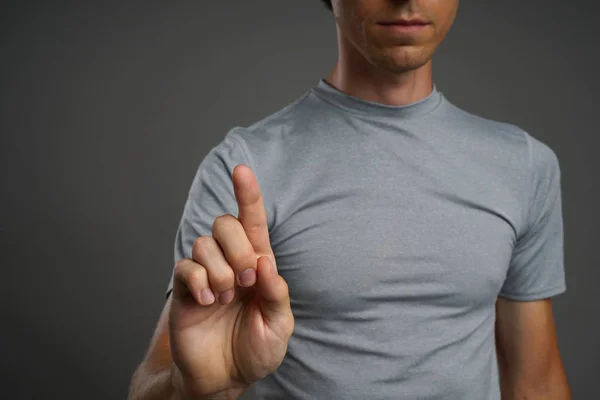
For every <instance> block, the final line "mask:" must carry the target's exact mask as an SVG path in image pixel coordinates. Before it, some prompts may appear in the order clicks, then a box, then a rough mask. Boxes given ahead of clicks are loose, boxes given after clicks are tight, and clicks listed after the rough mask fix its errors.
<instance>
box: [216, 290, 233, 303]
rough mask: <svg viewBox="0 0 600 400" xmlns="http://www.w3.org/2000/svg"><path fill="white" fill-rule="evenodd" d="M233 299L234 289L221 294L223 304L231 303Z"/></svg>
mask: <svg viewBox="0 0 600 400" xmlns="http://www.w3.org/2000/svg"><path fill="white" fill-rule="evenodd" d="M231 300H233V289H229V290H228V291H226V292H223V293H221V295H220V296H219V303H221V305H225V304H229V303H230V302H231Z"/></svg>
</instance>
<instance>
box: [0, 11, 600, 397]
mask: <svg viewBox="0 0 600 400" xmlns="http://www.w3.org/2000/svg"><path fill="white" fill-rule="evenodd" d="M108 3H109V2H100V1H96V2H89V1H88V2H75V1H58V0H57V1H52V2H50V1H18V2H17V1H13V2H3V7H2V12H1V13H0V14H1V17H0V18H1V20H0V50H1V63H0V93H1V97H0V99H1V124H2V125H1V132H2V136H1V138H2V139H1V142H0V149H1V151H2V157H1V159H0V160H1V168H0V171H1V174H2V187H3V192H2V197H1V199H2V203H1V207H0V213H1V218H2V219H1V224H0V230H1V235H2V237H1V241H0V243H1V244H2V248H1V253H0V254H1V257H2V267H3V272H4V282H8V284H6V283H5V284H4V285H3V286H4V292H3V294H4V296H3V297H4V300H3V302H2V311H3V312H2V316H3V328H2V344H1V347H0V348H1V354H0V359H1V368H2V370H1V371H0V376H1V379H2V391H7V392H8V393H10V394H13V395H14V397H12V398H15V399H37V398H56V399H58V398H61V399H67V398H69V399H70V398H85V399H118V398H125V397H126V393H127V386H128V384H129V380H130V377H131V374H132V372H133V370H134V368H135V366H136V365H137V363H138V362H139V361H140V360H141V358H142V356H143V354H144V352H145V350H146V346H147V345H148V341H149V339H150V336H151V334H152V331H153V329H154V326H155V324H156V321H157V318H158V315H159V312H160V310H161V308H162V306H163V303H164V297H163V295H164V290H165V288H166V285H167V282H168V280H169V277H170V274H171V268H172V267H173V260H172V257H173V255H172V248H173V240H174V234H175V230H176V227H177V223H178V222H179V217H180V215H181V211H182V207H183V204H184V201H185V197H186V195H187V190H188V188H189V185H190V184H191V180H192V177H193V175H194V173H195V171H196V168H197V166H198V164H199V162H200V161H201V159H202V158H203V157H204V155H205V154H206V153H207V152H208V150H209V149H210V148H211V147H212V146H214V145H216V144H217V143H218V142H219V141H220V140H221V138H222V137H223V136H224V135H225V133H226V132H227V130H228V129H229V128H231V127H232V126H235V125H247V124H250V123H252V122H254V121H256V120H258V119H260V118H262V117H264V116H266V115H268V114H270V113H272V112H274V111H276V110H278V109H279V108H281V107H282V106H283V105H285V104H287V103H288V102H291V101H293V100H294V99H295V98H297V97H298V96H299V95H301V94H302V93H303V92H304V91H305V90H307V89H308V88H309V87H310V86H312V85H313V84H315V83H316V82H317V80H318V79H319V78H321V77H324V76H326V75H327V74H328V73H329V71H330V69H331V67H332V66H333V63H334V62H335V59H336V41H335V30H334V23H333V20H332V17H331V15H330V13H329V12H328V11H327V10H326V9H325V8H324V7H323V6H321V4H320V3H319V1H318V0H311V1H306V0H302V1H300V0H294V1H290V0H286V1H274V0H270V1H269V0H257V1H253V2H242V1H240V2H233V3H232V2H217V1H211V2H207V1H187V2H161V1H144V2H132V1H130V2H120V4H116V3H117V2H110V3H111V4H108ZM232 4H235V6H232ZM599 17H600V13H599V5H598V2H596V1H592V0H590V1H583V0H571V1H569V2H566V1H564V2H559V1H548V0H546V1H544V0H535V1H534V0H529V1H526V2H523V1H519V0H510V1H509V0H504V1H490V2H483V1H468V0H466V1H463V2H462V4H461V9H460V11H459V15H458V18H457V20H456V23H455V26H454V28H453V30H452V31H451V32H450V34H449V36H448V37H447V39H446V41H445V42H444V44H443V45H442V47H441V48H440V49H439V51H438V53H437V55H436V56H435V58H434V78H435V82H436V84H437V86H438V87H439V89H440V90H441V91H442V92H443V93H444V94H445V95H446V96H447V97H448V98H449V99H450V100H451V101H453V102H454V103H456V104H458V105H459V106H461V107H463V108H465V109H467V110H469V111H471V112H474V113H476V114H479V115H482V116H485V117H489V118H493V119H498V120H503V121H508V122H512V123H514V124H517V125H519V126H521V127H523V128H524V129H526V130H528V131H529V132H530V133H531V134H533V135H534V136H536V137H538V138H539V139H541V140H542V141H544V142H546V143H547V144H549V145H550V146H551V147H552V148H553V149H554V150H555V152H556V153H557V155H558V156H559V159H560V162H561V166H562V171H563V199H564V200H563V201H564V220H565V235H566V241H565V245H566V267H567V270H566V271H567V286H568V289H567V293H566V294H564V295H561V296H559V297H557V298H556V299H555V300H554V309H555V313H556V320H557V324H558V335H559V342H560V347H561V351H562V355H563V358H564V363H565V366H566V369H567V373H568V376H569V380H570V383H571V386H572V389H573V393H574V395H575V396H574V397H575V398H576V399H592V398H598V396H600V390H599V389H598V382H597V376H598V373H599V372H600V354H599V351H598V347H597V343H598V338H599V337H600V325H599V323H598V320H597V318H598V315H599V312H598V300H597V297H596V296H595V293H596V290H597V286H598V281H599V280H600V279H599V278H600V272H599V268H598V267H599V266H600V256H599V254H600V253H599V252H598V238H599V230H598V223H599V222H600V218H599V216H600V213H599V211H598V204H599V203H600V193H599V180H598V173H599V172H600V157H598V156H597V153H598V144H599V139H598V129H597V126H598V123H597V120H598V111H597V108H598V104H599V101H598V95H597V93H598V90H599V89H600V85H599V79H598V76H597V75H596V74H597V71H599V70H600V61H599V56H598V48H599V46H598V40H599V36H600V35H599V33H600V31H599V28H598V25H597V21H598V19H599ZM324 134H326V132H324ZM0 397H5V396H4V395H1V396H0Z"/></svg>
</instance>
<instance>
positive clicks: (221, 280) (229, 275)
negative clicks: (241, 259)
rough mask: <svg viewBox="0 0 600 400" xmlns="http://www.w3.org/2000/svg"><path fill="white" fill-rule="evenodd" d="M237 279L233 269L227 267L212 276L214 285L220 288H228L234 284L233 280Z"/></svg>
mask: <svg viewBox="0 0 600 400" xmlns="http://www.w3.org/2000/svg"><path fill="white" fill-rule="evenodd" d="M234 279H235V275H234V273H233V270H232V269H227V270H225V271H222V272H220V273H219V274H218V275H215V276H213V277H212V279H211V281H212V283H213V285H215V286H217V287H219V288H228V287H230V286H233V281H234Z"/></svg>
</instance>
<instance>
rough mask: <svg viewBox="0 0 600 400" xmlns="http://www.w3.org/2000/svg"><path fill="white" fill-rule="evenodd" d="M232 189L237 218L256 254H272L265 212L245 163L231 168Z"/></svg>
mask: <svg viewBox="0 0 600 400" xmlns="http://www.w3.org/2000/svg"><path fill="white" fill-rule="evenodd" d="M232 179H233V190H234V192H235V198H236V200H237V204H238V212H239V213H238V220H239V221H240V223H241V224H242V226H243V227H244V231H245V232H246V236H247V237H248V240H250V243H251V244H252V247H253V248H254V251H255V252H256V253H257V254H258V255H269V256H271V255H272V254H273V251H272V250H271V241H270V240H269V228H268V226H267V213H266V211H265V206H264V203H263V198H262V194H261V192H260V187H259V186H258V181H257V180H256V177H255V176H254V173H253V172H252V170H251V169H250V167H248V166H247V165H244V164H240V165H237V166H236V167H235V168H234V169H233V176H232Z"/></svg>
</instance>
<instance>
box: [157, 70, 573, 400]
mask: <svg viewBox="0 0 600 400" xmlns="http://www.w3.org/2000/svg"><path fill="white" fill-rule="evenodd" d="M238 164H246V165H248V166H249V167H250V168H251V169H252V170H253V171H254V173H255V175H256V177H257V179H258V182H259V185H260V188H261V191H262V194H263V197H264V204H265V208H266V211H267V217H268V225H269V233H270V238H271V244H272V248H273V250H274V252H275V257H276V260H277V266H278V270H279V273H280V274H281V275H282V276H283V278H284V279H285V280H286V282H287V283H288V285H289V290H290V296H291V304H292V311H293V314H294V316H295V330H294V333H293V335H292V337H291V339H290V342H289V347H288V352H287V355H286V357H285V359H284V361H283V364H282V365H281V366H280V367H279V368H278V369H277V370H276V371H275V372H274V373H272V374H271V375H269V376H267V377H266V378H265V379H263V380H262V381H260V382H257V383H256V384H255V385H254V386H253V387H252V389H251V390H250V391H249V392H247V394H246V395H245V396H244V398H249V399H254V398H256V399H336V400H337V399H345V400H351V399H357V400H358V399H360V400H363V399H431V400H433V399H439V400H441V399H443V400H465V399H473V400H488V399H489V400H492V399H493V400H497V399H500V389H499V379H498V369H497V363H496V362H497V361H496V349H495V342H494V322H495V306H494V305H495V302H496V299H497V297H498V296H503V297H506V298H509V299H514V300H520V301H527V300H535V299H542V298H547V297H551V296H555V295H557V294H559V293H562V292H564V291H565V290H566V286H565V274H564V266H563V225H562V213H561V190H560V169H559V163H558V160H557V157H556V155H555V153H554V152H553V151H552V150H551V149H550V148H549V147H548V146H547V145H546V144H544V143H543V142H541V141H539V140H537V139H535V138H533V137H532V136H530V135H529V134H527V133H526V132H524V131H523V130H522V129H520V128H519V127H517V126H514V125H511V124H507V123H502V122H497V121H492V120H489V119H485V118H482V117H479V116H475V115H473V114H470V113H468V112H465V111H463V110H461V109H459V108H458V107H456V106H455V105H453V104H452V103H450V102H449V101H448V100H447V99H446V98H445V97H444V95H443V94H442V93H441V92H440V91H438V89H437V88H436V87H435V86H434V87H433V91H432V93H431V94H430V95H429V96H428V97H426V98H425V99H423V100H421V101H418V102H416V103H413V104H410V105H408V106H386V105H382V104H378V103H373V102H369V101H364V100H361V99H358V98H355V97H352V96H349V95H347V94H345V93H343V92H341V91H339V90H337V89H335V88H334V87H332V86H330V85H329V84H327V83H326V82H325V81H324V80H320V81H319V82H318V83H317V84H316V85H315V86H314V87H313V88H311V89H310V90H309V91H307V92H306V93H305V94H304V95H303V96H302V97H300V98H299V99H297V100H296V101H294V102H293V103H291V104H289V105H288V106H286V107H285V108H283V109H282V110H280V111H278V112H277V113H275V114H273V115H270V116H269V117H267V118H265V119H263V120H261V121H259V122H257V123H255V124H253V125H251V126H249V127H244V128H242V127H236V128H233V129H232V130H231V131H229V132H228V133H227V134H226V135H225V137H224V138H223V140H222V141H221V142H220V143H219V144H218V145H217V146H215V147H214V148H212V150H211V151H210V152H209V153H208V154H207V155H206V156H205V158H204V159H203V160H202V162H201V163H200V166H199V169H198V171H197V174H196V177H195V179H194V181H193V183H192V186H191V189H190V192H189V198H188V199H187V202H186V204H185V209H184V211H183V217H182V219H181V223H180V226H179V229H178V231H177V235H176V242H175V260H178V259H180V258H182V257H190V256H191V246H192V243H193V242H194V240H195V239H196V238H197V237H198V236H202V235H211V226H212V223H213V221H214V219H215V218H216V217H217V216H219V215H222V214H232V215H237V213H238V209H237V204H236V201H235V196H234V192H233V186H232V181H231V174H232V171H233V169H234V167H235V166H236V165H238ZM171 284H172V282H171V283H170V284H169V288H168V289H170V288H171Z"/></svg>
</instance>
